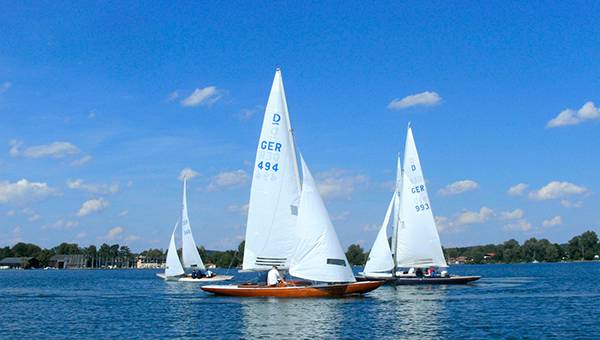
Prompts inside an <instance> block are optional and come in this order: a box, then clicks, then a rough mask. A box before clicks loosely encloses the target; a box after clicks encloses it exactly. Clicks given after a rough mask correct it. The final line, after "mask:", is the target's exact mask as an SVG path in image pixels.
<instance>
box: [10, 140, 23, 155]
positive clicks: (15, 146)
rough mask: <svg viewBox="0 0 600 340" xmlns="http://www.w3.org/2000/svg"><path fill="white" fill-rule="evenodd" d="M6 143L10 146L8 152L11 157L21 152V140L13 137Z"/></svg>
mask: <svg viewBox="0 0 600 340" xmlns="http://www.w3.org/2000/svg"><path fill="white" fill-rule="evenodd" d="M8 145H9V146H10V149H9V150H8V154H9V155H10V156H11V157H17V156H18V155H19V153H20V152H21V145H23V142H21V141H18V140H16V139H13V140H11V141H10V142H8Z"/></svg>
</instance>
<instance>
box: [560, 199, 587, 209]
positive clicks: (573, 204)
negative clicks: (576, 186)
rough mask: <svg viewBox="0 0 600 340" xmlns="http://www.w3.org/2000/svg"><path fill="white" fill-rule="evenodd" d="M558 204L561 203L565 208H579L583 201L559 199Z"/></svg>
mask: <svg viewBox="0 0 600 340" xmlns="http://www.w3.org/2000/svg"><path fill="white" fill-rule="evenodd" d="M560 205H562V206H563V207H565V208H581V207H583V202H582V201H575V202H572V201H569V200H560Z"/></svg>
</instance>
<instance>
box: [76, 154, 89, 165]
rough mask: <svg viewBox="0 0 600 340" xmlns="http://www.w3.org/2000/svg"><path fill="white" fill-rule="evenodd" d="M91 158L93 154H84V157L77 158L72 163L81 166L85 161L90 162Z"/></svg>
mask: <svg viewBox="0 0 600 340" xmlns="http://www.w3.org/2000/svg"><path fill="white" fill-rule="evenodd" d="M91 160H92V156H90V155H85V156H83V157H81V158H79V159H76V160H74V161H72V162H71V165H73V166H79V165H83V164H85V163H87V162H89V161H91Z"/></svg>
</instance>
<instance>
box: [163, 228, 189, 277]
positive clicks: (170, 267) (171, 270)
mask: <svg viewBox="0 0 600 340" xmlns="http://www.w3.org/2000/svg"><path fill="white" fill-rule="evenodd" d="M176 230H177V223H175V228H173V233H172V234H171V242H169V250H167V266H166V268H165V277H173V276H179V275H182V274H183V273H185V271H184V270H183V267H182V266H181V262H180V261H179V255H177V246H176V245H175V231H176Z"/></svg>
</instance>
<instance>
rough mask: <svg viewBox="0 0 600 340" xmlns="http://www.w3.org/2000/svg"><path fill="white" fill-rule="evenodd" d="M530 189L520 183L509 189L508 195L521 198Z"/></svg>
mask: <svg viewBox="0 0 600 340" xmlns="http://www.w3.org/2000/svg"><path fill="white" fill-rule="evenodd" d="M528 187H529V185H527V184H525V183H519V184H516V185H513V186H512V187H510V188H508V191H507V192H506V193H507V194H509V195H511V196H521V195H523V193H524V192H525V190H526V189H527V188H528Z"/></svg>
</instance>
